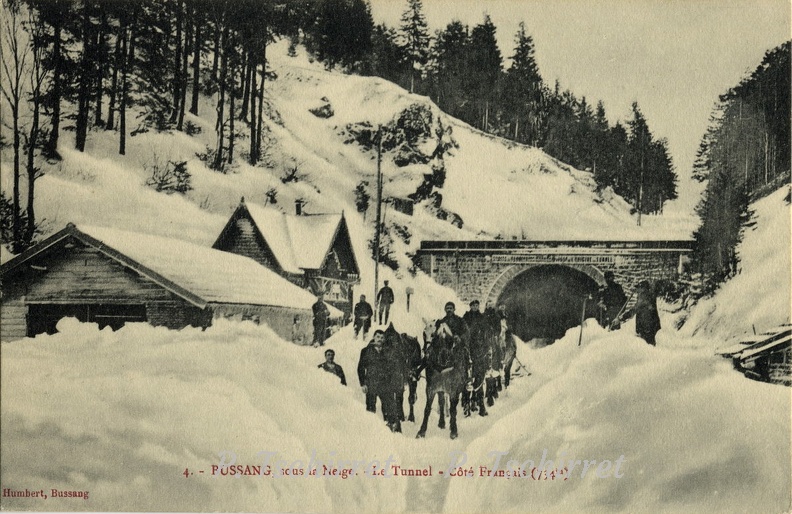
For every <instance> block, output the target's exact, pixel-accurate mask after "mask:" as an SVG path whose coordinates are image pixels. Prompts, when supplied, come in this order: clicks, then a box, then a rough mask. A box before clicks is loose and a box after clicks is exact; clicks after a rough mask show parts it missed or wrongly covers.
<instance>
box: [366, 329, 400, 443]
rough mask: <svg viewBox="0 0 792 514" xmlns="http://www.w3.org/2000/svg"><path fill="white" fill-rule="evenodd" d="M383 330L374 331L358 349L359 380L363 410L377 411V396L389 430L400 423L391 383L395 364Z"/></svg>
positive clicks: (398, 426) (393, 377)
mask: <svg viewBox="0 0 792 514" xmlns="http://www.w3.org/2000/svg"><path fill="white" fill-rule="evenodd" d="M384 343H385V333H384V332H383V331H382V330H377V331H375V332H374V338H373V339H372V340H371V342H370V343H369V344H368V346H366V347H365V348H363V349H362V350H361V351H360V361H359V362H358V369H357V372H358V380H359V381H360V387H361V388H362V389H363V394H365V395H366V410H367V411H369V412H377V398H379V399H380V402H381V405H382V417H383V418H385V421H386V422H387V423H388V426H389V427H390V428H391V430H394V431H401V423H400V420H399V419H398V417H397V416H396V406H395V391H394V383H395V382H396V379H397V378H400V377H396V376H395V374H396V373H397V371H398V368H397V367H396V366H394V359H393V355H392V352H391V351H389V350H386V348H385V347H384V346H383V345H384ZM399 383H400V384H401V386H402V387H404V384H403V382H399Z"/></svg>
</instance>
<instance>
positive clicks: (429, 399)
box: [415, 386, 435, 439]
mask: <svg viewBox="0 0 792 514" xmlns="http://www.w3.org/2000/svg"><path fill="white" fill-rule="evenodd" d="M434 397H435V393H434V392H433V391H430V390H429V387H428V386H427V387H426V407H424V415H423V421H422V422H421V428H420V429H419V430H418V435H417V436H415V437H416V438H417V439H421V438H422V437H424V436H426V426H427V425H428V424H429V414H431V413H432V403H434Z"/></svg>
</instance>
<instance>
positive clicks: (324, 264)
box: [213, 198, 360, 316]
mask: <svg viewBox="0 0 792 514" xmlns="http://www.w3.org/2000/svg"><path fill="white" fill-rule="evenodd" d="M213 248H216V249H218V250H222V251H225V252H231V253H235V254H239V255H244V256H245V257H250V258H251V259H254V260H255V261H257V262H259V263H261V264H263V265H264V266H267V267H268V268H270V269H272V270H273V271H275V272H277V273H278V274H280V275H281V276H283V277H285V278H287V279H288V280H289V281H291V282H292V283H294V284H296V285H298V286H300V287H303V288H305V289H308V290H309V291H311V292H312V293H313V294H319V293H320V292H322V293H324V298H325V301H326V302H327V303H329V304H331V305H333V306H335V307H337V308H339V309H340V310H342V311H343V312H344V313H345V314H346V315H347V316H349V315H350V314H351V312H352V305H353V298H352V287H353V286H354V285H355V284H358V283H359V282H360V269H359V268H358V264H357V259H356V257H355V252H354V250H353V249H352V241H351V239H350V236H349V228H348V227H347V223H346V220H345V219H344V215H343V213H342V214H305V213H303V212H302V209H301V206H300V204H299V203H297V209H296V214H295V215H287V214H284V213H282V212H280V211H279V210H277V209H275V208H271V207H270V208H266V207H261V206H259V205H255V204H246V203H245V200H244V198H243V199H242V201H241V202H240V204H239V207H237V208H236V210H235V211H234V213H233V214H232V215H231V219H229V220H228V223H227V224H226V226H225V228H223V231H222V232H221V233H220V236H219V237H218V238H217V241H216V242H215V244H214V246H213Z"/></svg>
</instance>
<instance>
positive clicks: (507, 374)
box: [503, 359, 514, 389]
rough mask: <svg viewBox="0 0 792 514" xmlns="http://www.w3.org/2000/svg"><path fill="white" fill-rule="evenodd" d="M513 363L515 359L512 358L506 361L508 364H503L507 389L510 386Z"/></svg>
mask: <svg viewBox="0 0 792 514" xmlns="http://www.w3.org/2000/svg"><path fill="white" fill-rule="evenodd" d="M513 363H514V359H510V360H508V361H507V362H506V365H505V366H503V380H504V382H505V384H506V389H508V388H509V379H510V378H511V368H512V364H513Z"/></svg>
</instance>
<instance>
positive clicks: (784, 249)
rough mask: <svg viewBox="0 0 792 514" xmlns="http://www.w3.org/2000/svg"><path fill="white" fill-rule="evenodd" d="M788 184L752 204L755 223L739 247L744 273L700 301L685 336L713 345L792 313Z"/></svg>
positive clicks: (791, 214) (791, 213)
mask: <svg viewBox="0 0 792 514" xmlns="http://www.w3.org/2000/svg"><path fill="white" fill-rule="evenodd" d="M789 194H790V187H789V186H786V187H782V188H780V189H779V190H778V191H776V192H774V193H772V194H771V195H769V196H767V197H765V198H762V199H761V200H759V201H757V202H755V203H754V204H752V205H751V208H752V209H753V210H754V218H753V220H754V222H755V225H754V226H753V227H751V228H748V229H746V230H745V232H744V235H743V241H742V243H741V244H740V247H739V250H738V252H739V257H740V268H741V270H742V271H741V272H740V273H739V274H738V275H736V276H734V277H732V278H731V279H729V280H728V281H727V282H726V283H724V284H723V285H722V286H721V288H720V289H719V290H718V291H717V292H716V293H715V295H714V296H713V297H712V298H708V299H706V300H703V301H701V302H699V303H698V304H697V305H696V306H695V307H694V308H693V311H692V312H691V314H690V317H689V318H688V320H687V321H686V323H685V325H684V326H683V327H682V329H681V331H680V332H681V334H683V335H685V336H697V337H699V338H710V339H712V344H713V346H714V347H722V346H728V344H727V343H729V342H733V341H734V340H735V339H739V337H740V336H744V335H747V334H752V333H753V330H752V328H751V327H752V326H753V327H755V328H756V331H757V332H758V333H761V332H763V331H765V330H768V329H770V328H772V327H775V326H777V325H780V324H781V323H789V321H790V314H792V306H791V304H790V302H792V292H791V291H790V288H792V254H791V253H790V252H791V251H792V241H791V240H790V238H792V227H790V223H791V222H792V211H791V210H790V205H789V202H788V200H787V198H788V197H789Z"/></svg>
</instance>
